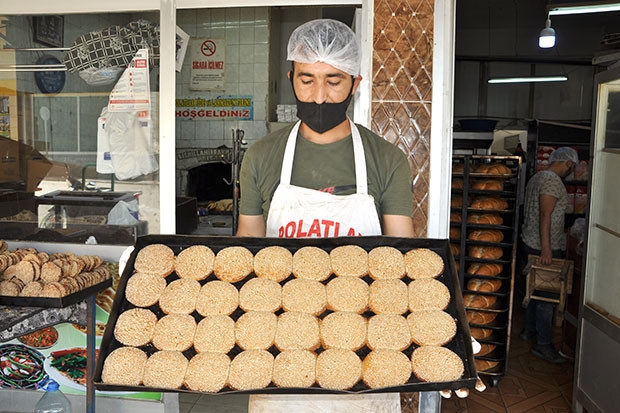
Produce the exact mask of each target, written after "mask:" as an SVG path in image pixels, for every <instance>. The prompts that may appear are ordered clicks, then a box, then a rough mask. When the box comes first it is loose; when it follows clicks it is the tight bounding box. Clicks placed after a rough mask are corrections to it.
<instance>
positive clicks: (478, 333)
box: [469, 327, 493, 340]
mask: <svg viewBox="0 0 620 413" xmlns="http://www.w3.org/2000/svg"><path fill="white" fill-rule="evenodd" d="M469 331H470V332H471V336H472V337H473V338H475V339H476V340H485V339H488V338H491V337H493V330H492V329H490V328H482V327H470V328H469Z"/></svg>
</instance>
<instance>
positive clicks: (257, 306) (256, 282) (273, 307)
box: [239, 277, 282, 312]
mask: <svg viewBox="0 0 620 413" xmlns="http://www.w3.org/2000/svg"><path fill="white" fill-rule="evenodd" d="M281 305H282V287H281V286H280V284H278V283H277V282H276V281H274V280H271V279H268V278H258V277H256V278H252V279H250V280H248V281H247V282H246V283H245V284H243V286H242V287H241V288H240V289H239V307H241V308H242V309H243V310H244V311H271V312H275V311H277V310H279V309H280V306H281Z"/></svg>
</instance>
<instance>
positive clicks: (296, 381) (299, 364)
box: [273, 350, 316, 387]
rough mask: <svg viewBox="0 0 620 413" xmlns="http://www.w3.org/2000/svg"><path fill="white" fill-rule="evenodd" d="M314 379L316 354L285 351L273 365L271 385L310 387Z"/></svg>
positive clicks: (306, 351) (304, 351) (302, 351)
mask: <svg viewBox="0 0 620 413" xmlns="http://www.w3.org/2000/svg"><path fill="white" fill-rule="evenodd" d="M315 379H316V354H314V353H313V352H311V351H308V350H285V351H283V352H281V353H279V354H278V355H277V356H276V359H275V361H274V363H273V384H275V385H276V386H278V387H312V385H313V384H314V382H315Z"/></svg>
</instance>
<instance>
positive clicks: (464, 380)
mask: <svg viewBox="0 0 620 413" xmlns="http://www.w3.org/2000/svg"><path fill="white" fill-rule="evenodd" d="M151 244H165V245H168V246H169V247H170V248H172V250H173V251H174V252H175V254H178V253H179V252H180V251H182V250H183V249H184V248H187V247H189V246H192V245H206V246H208V247H210V248H211V249H212V250H213V251H214V252H215V253H217V252H218V251H219V250H220V249H222V248H224V247H228V246H244V247H246V248H248V249H249V250H250V251H252V253H254V254H256V252H258V251H259V250H260V249H261V248H265V247H268V246H272V245H279V246H282V247H285V248H288V249H289V250H290V251H291V252H292V253H295V251H297V250H298V249H299V248H301V247H304V246H317V247H320V248H322V249H324V250H325V251H327V252H329V251H331V250H332V249H333V248H335V247H337V246H340V245H350V244H354V245H359V246H361V247H362V248H365V249H366V250H367V251H370V250H371V249H372V248H374V247H377V246H391V247H395V248H397V249H399V250H400V251H401V252H406V251H409V250H410V249H412V248H428V249H431V250H433V251H435V252H436V253H438V254H439V255H440V256H441V257H442V258H443V259H444V262H445V265H446V268H445V270H444V273H443V275H442V276H440V277H438V278H437V279H438V280H439V281H441V282H443V283H444V284H445V285H446V286H447V287H448V289H449V291H450V294H451V297H452V299H451V300H450V303H449V305H448V308H447V309H446V311H447V312H448V313H449V314H450V315H452V316H453V317H454V318H455V319H456V320H457V334H456V336H455V337H454V339H453V340H452V341H451V342H450V343H448V344H446V345H445V347H447V348H449V349H451V350H452V351H454V352H455V353H456V354H457V355H458V356H459V357H460V358H461V359H462V360H463V364H464V367H465V370H464V373H463V376H462V377H461V379H459V380H455V381H450V382H441V383H433V382H421V381H419V380H418V379H417V378H416V377H415V376H414V375H413V374H412V375H411V377H410V379H409V382H408V383H407V384H404V385H400V386H393V387H384V388H380V389H370V388H368V387H367V386H366V385H365V384H364V383H363V382H362V381H360V382H359V383H358V384H356V385H355V386H354V387H353V388H351V389H350V390H347V391H334V390H329V389H324V388H321V387H318V386H316V385H315V386H313V387H306V388H282V387H276V386H274V385H273V384H270V385H269V386H268V387H267V388H264V389H257V390H250V391H245V390H244V391H237V390H232V389H230V388H229V387H224V389H222V390H221V391H220V392H219V393H220V394H221V393H262V394H265V393H280V394H302V393H303V394H308V393H324V394H327V393H364V392H368V393H370V392H413V391H437V390H444V389H446V390H447V389H451V390H455V389H459V388H464V387H466V388H469V389H473V388H474V385H475V382H476V377H477V376H476V367H475V364H474V359H473V354H472V348H471V336H470V332H469V324H468V323H467V318H466V316H465V309H464V307H463V297H462V292H461V288H460V284H459V281H458V277H457V273H456V268H455V264H454V259H453V258H452V255H451V253H450V244H449V242H448V240H447V239H441V240H440V239H416V238H397V237H381V236H374V237H341V238H322V239H318V238H306V239H274V238H251V237H228V236H185V235H146V236H143V237H140V238H138V240H137V241H136V245H135V249H134V251H133V252H132V254H131V255H130V257H129V260H128V261H127V265H126V267H125V270H124V272H123V274H122V276H121V279H120V282H119V285H118V287H117V292H116V296H115V298H114V304H113V306H112V311H111V312H110V316H109V318H108V323H107V327H106V330H105V333H104V335H103V338H102V341H101V346H100V352H99V357H98V358H97V366H96V368H95V374H94V379H93V381H94V384H95V387H96V388H97V389H98V390H105V391H166V392H170V391H172V392H187V393H195V392H193V391H190V390H186V389H184V388H181V389H159V388H151V387H144V386H120V385H112V384H106V383H103V382H102V380H101V372H102V369H103V363H104V361H105V359H106V357H107V356H108V354H110V353H111V352H112V351H113V350H115V349H116V348H118V347H121V346H122V345H121V344H120V343H119V342H118V341H117V340H116V339H115V338H114V326H115V325H116V320H117V318H118V315H119V314H120V313H122V312H123V311H125V310H127V309H130V308H133V307H134V306H133V305H132V304H131V303H129V302H128V301H127V300H126V299H125V287H126V285H127V280H128V279H129V277H130V276H131V274H132V273H133V265H134V262H135V258H136V255H137V253H138V251H139V250H140V249H141V248H143V247H145V246H147V245H151ZM251 277H254V275H253V274H251V275H250V276H249V277H248V278H246V280H247V279H249V278H251ZM174 279H176V274H174V273H173V274H171V275H170V276H168V277H167V278H166V280H167V281H168V282H170V281H172V280H174ZM214 279H216V278H215V277H214V275H211V276H209V277H207V279H205V280H202V281H201V284H204V283H206V282H208V281H212V280H214ZM289 279H290V278H287V279H286V280H284V281H282V282H283V283H285V282H286V281H288V280H289ZM330 279H331V278H329V279H328V280H326V281H325V282H329V280H330ZM403 281H404V282H405V283H407V282H410V281H411V280H409V279H408V277H406V276H405V277H404V278H403ZM242 282H244V281H241V282H240V283H242ZM153 307H157V306H153ZM153 307H149V309H151V310H154V308H153ZM157 308H158V307H157ZM239 311H240V310H238V312H239ZM328 313H329V311H326V312H325V313H324V314H323V315H321V316H319V318H322V317H323V316H324V315H326V314H328ZM156 314H157V315H158V316H163V313H162V312H161V311H160V310H159V313H157V312H156ZM241 314H242V312H239V314H237V315H236V313H233V314H232V315H231V317H232V318H233V320H235V319H236V318H237V317H238V316H240V315H241ZM276 314H278V312H276ZM193 315H194V316H196V317H197V319H198V318H200V316H199V315H198V314H197V313H193ZM365 315H366V316H368V315H372V313H366V314H365ZM406 315H407V313H406V314H405V316H406ZM415 348H416V346H415V345H413V344H412V345H411V346H410V347H409V348H408V349H406V350H405V351H404V353H405V354H406V355H407V356H408V357H409V356H410V355H411V353H412V352H413V350H414V349H415ZM141 349H143V350H144V351H145V352H146V353H147V354H152V353H154V352H155V351H156V350H155V348H154V347H153V346H152V345H151V344H149V345H146V346H143V347H141ZM240 351H241V350H240V349H239V348H238V347H237V346H235V348H233V350H231V352H230V353H229V355H230V356H234V355H236V354H237V353H238V352H240ZM269 351H270V352H271V353H272V354H274V355H277V354H278V350H277V349H276V348H275V346H273V347H272V348H270V349H269ZM319 351H320V349H319V350H317V352H319ZM368 352H369V349H368V348H367V347H363V348H362V349H360V350H358V351H357V354H358V355H359V356H360V358H362V359H363V358H364V356H365V355H366V354H367V353H368ZM184 354H185V356H186V357H187V358H188V359H191V357H192V356H193V355H194V354H195V350H194V349H193V347H192V348H190V350H187V351H186V352H184ZM231 358H232V357H231ZM205 374H208V373H207V372H205Z"/></svg>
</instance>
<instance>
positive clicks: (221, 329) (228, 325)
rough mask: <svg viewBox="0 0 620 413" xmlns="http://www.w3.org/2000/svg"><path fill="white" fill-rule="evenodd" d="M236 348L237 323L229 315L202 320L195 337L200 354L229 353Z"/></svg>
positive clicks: (195, 345) (207, 317)
mask: <svg viewBox="0 0 620 413" xmlns="http://www.w3.org/2000/svg"><path fill="white" fill-rule="evenodd" d="M234 346H235V322H234V321H233V319H232V318H230V317H229V316H227V315H209V316H206V317H205V318H203V319H202V320H200V322H199V323H198V325H197V326H196V334H195V335H194V349H195V350H196V352H198V353H204V352H210V353H228V352H229V351H230V350H232V348H233V347H234Z"/></svg>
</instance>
